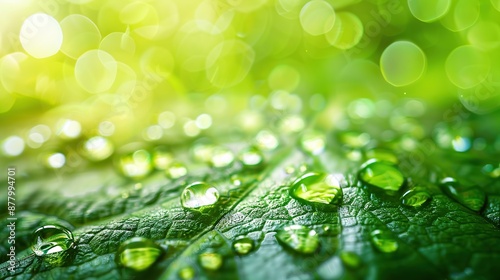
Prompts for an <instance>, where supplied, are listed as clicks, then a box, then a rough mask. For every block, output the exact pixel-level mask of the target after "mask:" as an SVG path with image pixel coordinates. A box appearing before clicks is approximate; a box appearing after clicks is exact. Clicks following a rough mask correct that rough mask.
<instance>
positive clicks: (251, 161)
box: [239, 147, 264, 169]
mask: <svg viewBox="0 0 500 280" xmlns="http://www.w3.org/2000/svg"><path fill="white" fill-rule="evenodd" d="M239 159H240V161H241V163H242V164H243V166H244V167H246V168H250V169H258V168H260V167H262V166H263V164H264V155H263V154H262V152H261V151H260V150H259V149H257V148H255V147H250V148H247V149H245V150H243V151H242V152H241V153H240V155H239Z"/></svg>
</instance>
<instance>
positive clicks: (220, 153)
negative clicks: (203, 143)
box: [210, 147, 234, 168]
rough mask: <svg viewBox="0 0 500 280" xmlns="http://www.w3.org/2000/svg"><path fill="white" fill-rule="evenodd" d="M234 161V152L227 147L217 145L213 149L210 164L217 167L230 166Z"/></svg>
mask: <svg viewBox="0 0 500 280" xmlns="http://www.w3.org/2000/svg"><path fill="white" fill-rule="evenodd" d="M233 162H234V153H233V152H232V151H231V150H229V149H228V148H225V147H216V148H214V150H213V151H212V158H211V159H210V164H212V166H213V167H215V168H223V167H228V166H229V165H231V164H232V163H233Z"/></svg>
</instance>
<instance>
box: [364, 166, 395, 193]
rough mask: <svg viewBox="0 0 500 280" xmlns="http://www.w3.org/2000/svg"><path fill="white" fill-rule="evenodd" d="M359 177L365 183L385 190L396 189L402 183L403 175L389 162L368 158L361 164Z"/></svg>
mask: <svg viewBox="0 0 500 280" xmlns="http://www.w3.org/2000/svg"><path fill="white" fill-rule="evenodd" d="M359 178H360V179H361V181H363V182H364V183H366V184H369V185H372V186H375V187H378V188H381V189H384V190H387V191H398V190H399V189H400V188H401V186H402V185H403V183H404V176H403V174H402V173H401V171H399V169H398V168H397V167H396V166H394V165H393V164H392V163H390V162H385V161H376V160H369V161H367V162H365V163H364V164H363V165H362V166H361V170H360V172H359Z"/></svg>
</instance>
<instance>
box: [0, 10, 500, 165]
mask: <svg viewBox="0 0 500 280" xmlns="http://www.w3.org/2000/svg"><path fill="white" fill-rule="evenodd" d="M499 10H500V1H498V0H491V1H490V0H481V1H476V0H440V1H434V0H426V1H418V0H366V1H361V0H338V1H334V0H312V1H307V0H204V1H201V0H182V1H181V0H169V1H153V0H149V1H148V0H145V1H122V0H106V1H97V0H67V1H63V0H49V1H28V0H18V1H14V0H2V1H0V30H1V31H0V32H1V37H0V57H1V59H0V121H1V126H2V129H1V131H0V141H3V142H2V143H3V144H2V145H3V146H2V152H3V155H4V156H6V157H15V156H18V155H19V154H21V153H30V152H33V151H35V152H36V151H37V149H39V148H40V147H42V146H43V147H45V146H47V145H48V144H47V143H52V142H54V144H52V145H53V146H55V147H57V146H60V145H64V144H65V143H68V141H69V142H71V141H73V140H74V139H79V138H81V137H86V138H90V137H93V136H95V135H100V136H103V137H107V138H109V139H110V140H111V141H112V142H113V143H115V144H116V145H118V146H119V145H122V144H125V143H127V142H130V141H137V140H140V141H146V142H147V141H157V140H161V139H168V141H172V142H176V140H175V139H174V140H172V138H178V142H182V141H184V138H188V139H189V138H195V137H197V136H198V135H200V133H201V131H203V130H204V129H206V128H208V127H210V126H211V124H212V122H213V123H218V126H220V127H223V126H224V125H228V126H229V127H231V125H233V126H235V125H236V126H237V125H241V123H238V122H236V123H234V122H231V121H229V120H233V119H238V120H239V119H245V118H243V117H241V116H240V115H241V112H246V110H248V109H250V110H252V109H255V108H260V107H262V106H261V105H262V104H264V103H266V102H267V103H270V104H271V107H273V108H274V109H280V108H281V107H286V108H287V110H289V111H291V112H294V113H300V114H304V115H307V114H308V112H309V111H313V112H314V111H321V110H322V111H324V112H326V113H325V114H324V117H323V118H324V119H326V120H328V121H331V122H332V123H335V121H336V120H338V119H339V118H340V117H339V116H342V115H346V114H350V115H351V116H352V115H353V114H354V115H355V116H358V119H362V120H364V121H369V119H370V116H372V115H373V112H378V113H377V114H379V113H380V112H388V110H389V112H390V109H388V108H390V107H387V104H389V103H391V104H399V103H398V102H407V101H408V100H414V101H415V102H413V103H411V104H410V105H408V106H409V107H407V109H408V111H412V110H413V111H415V110H416V112H417V113H416V114H417V115H424V119H427V120H428V121H429V122H430V123H438V122H441V121H448V122H450V121H457V123H458V122H461V121H463V120H466V119H471V118H472V119H474V118H478V117H476V115H483V116H481V117H480V119H481V122H483V121H484V122H486V123H488V125H490V124H491V123H490V122H492V123H493V125H494V126H495V121H494V120H495V119H498V118H495V117H494V115H497V113H496V112H497V111H498V107H499V105H500V94H499V93H500V66H499V64H498V63H496V62H498V61H500V52H499V50H500V25H499V20H498V19H499V18H500V11H499ZM412 104H413V105H412ZM259 106H260V107H259ZM280 106H281V107H280ZM415 106H416V107H415ZM349 108H351V109H349ZM353 108H354V109H353ZM348 109H349V110H351V111H352V112H354V113H352V112H351V113H349V112H348ZM353 110H354V111H353ZM380 114H383V113H380ZM200 116H201V117H200ZM359 116H361V117H359ZM200 118H201V119H200ZM246 120H247V123H249V126H252V123H255V122H257V121H256V119H252V118H251V117H248V118H246ZM265 121H266V120H264V122H265ZM243 122H244V121H243ZM200 123H201V124H200ZM488 125H487V126H486V127H488ZM174 135H175V136H174ZM56 136H57V137H56ZM13 137H14V138H13ZM61 143H62V144H61ZM42 150H43V149H42ZM37 153H38V152H37Z"/></svg>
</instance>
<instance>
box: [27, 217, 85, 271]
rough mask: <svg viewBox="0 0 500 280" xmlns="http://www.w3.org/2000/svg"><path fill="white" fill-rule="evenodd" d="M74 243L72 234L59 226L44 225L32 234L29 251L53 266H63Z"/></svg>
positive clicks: (74, 245)
mask: <svg viewBox="0 0 500 280" xmlns="http://www.w3.org/2000/svg"><path fill="white" fill-rule="evenodd" d="M75 248H76V243H75V240H74V238H73V233H72V232H71V231H70V230H69V229H67V228H65V227H63V226H59V225H46V226H42V227H40V228H38V229H36V230H35V231H34V232H33V243H32V245H31V249H32V250H33V252H34V253H35V255H36V256H38V257H41V258H43V260H44V261H45V262H47V263H48V264H50V265H53V266H60V265H63V264H65V263H66V262H67V261H68V259H69V256H70V255H69V253H71V252H72V251H74V249H75Z"/></svg>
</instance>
